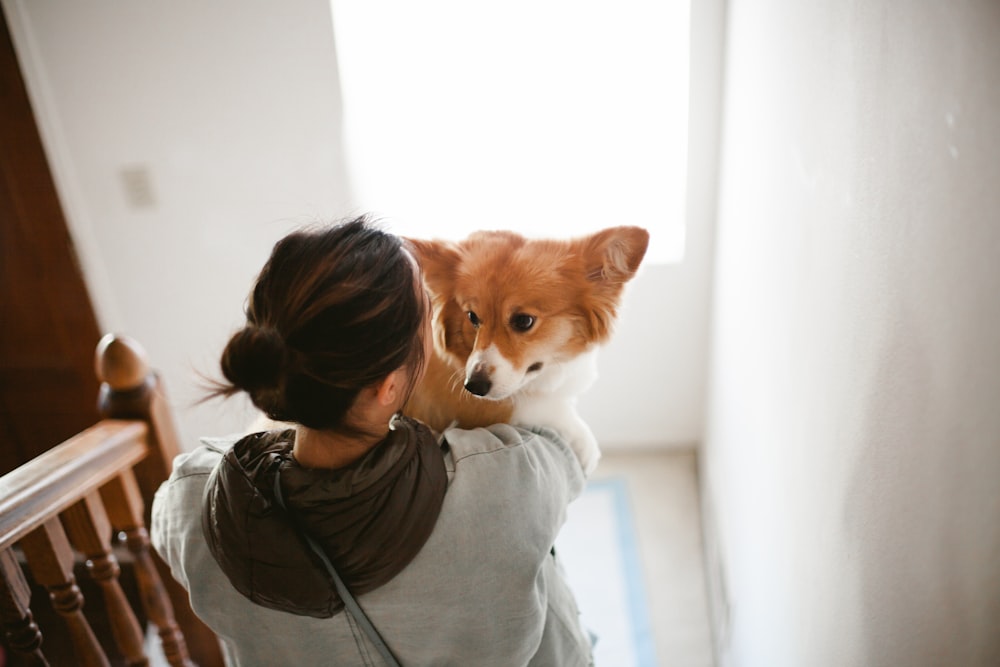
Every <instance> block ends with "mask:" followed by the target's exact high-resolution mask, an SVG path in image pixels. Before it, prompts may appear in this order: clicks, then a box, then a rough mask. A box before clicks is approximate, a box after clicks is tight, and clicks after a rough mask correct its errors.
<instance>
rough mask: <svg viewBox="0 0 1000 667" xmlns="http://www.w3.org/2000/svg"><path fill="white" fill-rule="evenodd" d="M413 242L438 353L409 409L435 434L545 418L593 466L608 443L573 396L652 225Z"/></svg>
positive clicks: (590, 372) (591, 371) (584, 382)
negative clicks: (564, 236) (566, 235)
mask: <svg viewBox="0 0 1000 667" xmlns="http://www.w3.org/2000/svg"><path fill="white" fill-rule="evenodd" d="M407 243H408V246H409V247H410V249H411V251H412V252H413V254H414V256H415V257H416V258H417V261H418V262H419V264H420V266H421V269H422V271H423V276H424V282H425V285H426V287H427V290H428V292H429V293H430V296H431V301H432V304H433V327H434V349H435V354H433V355H431V358H430V359H428V367H427V373H426V375H425V377H424V379H423V380H422V381H421V383H420V384H418V385H417V388H416V390H415V392H414V395H413V396H412V397H411V399H410V401H409V402H408V403H407V405H406V407H405V408H404V412H405V413H406V414H408V415H411V416H413V417H416V418H418V419H421V420H422V421H424V422H425V423H427V424H428V425H429V426H431V428H433V429H435V430H438V431H441V430H444V429H445V428H447V427H448V426H449V425H452V424H457V425H458V426H460V427H463V428H472V427H476V426H486V425H489V424H494V423H498V422H511V423H515V424H521V425H531V426H548V427H551V428H553V429H554V430H556V431H557V432H558V433H559V434H560V435H561V436H563V437H564V438H565V439H566V441H567V442H568V443H569V445H570V447H571V448H572V449H573V450H574V452H576V454H577V456H578V457H579V458H580V462H581V465H582V466H583V468H584V470H585V471H586V472H587V474H590V473H591V472H592V471H593V470H594V468H595V467H596V466H597V462H598V460H599V458H600V450H599V449H598V446H597V442H596V439H595V438H594V436H593V434H592V433H591V431H590V429H589V427H588V426H587V425H586V424H585V423H584V422H583V420H581V419H580V417H579V415H578V414H577V413H576V409H575V402H576V397H577V396H578V395H579V394H580V393H581V392H583V391H584V390H585V389H586V388H587V387H589V386H590V385H591V384H592V383H593V381H594V380H595V379H596V376H597V373H596V350H597V348H598V347H599V346H600V345H601V344H602V343H604V342H606V341H607V340H608V339H609V338H610V336H611V334H612V327H613V324H614V322H615V319H616V317H617V309H618V306H619V302H620V299H621V295H622V291H623V289H624V286H625V284H626V283H627V282H628V281H629V280H631V279H632V278H633V277H634V276H635V273H636V271H637V270H638V268H639V265H640V263H641V262H642V259H643V257H644V255H645V253H646V247H647V245H648V243H649V233H648V232H647V231H646V230H644V229H642V228H640V227H612V228H609V229H605V230H602V231H599V232H596V233H594V234H590V235H588V236H583V237H580V238H576V239H568V240H552V239H546V240H537V239H527V238H525V237H523V236H520V235H518V234H515V233H513V232H506V231H493V232H477V233H474V234H472V235H471V236H469V237H468V238H467V239H466V240H464V241H461V242H457V243H455V242H449V241H439V240H433V241H431V240H420V239H407Z"/></svg>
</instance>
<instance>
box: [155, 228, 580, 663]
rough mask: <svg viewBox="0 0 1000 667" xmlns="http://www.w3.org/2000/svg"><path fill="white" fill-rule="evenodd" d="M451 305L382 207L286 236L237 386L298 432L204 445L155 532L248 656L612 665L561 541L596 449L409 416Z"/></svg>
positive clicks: (167, 499) (220, 629)
mask: <svg viewBox="0 0 1000 667" xmlns="http://www.w3.org/2000/svg"><path fill="white" fill-rule="evenodd" d="M429 307H430V306H429V303H428V300H427V297H426V294H425V292H424V290H423V286H422V282H421V279H420V272H419V268H418V267H417V265H416V262H415V261H414V259H413V257H412V256H411V255H410V254H409V253H408V252H407V250H406V249H405V246H404V244H403V242H402V240H401V239H399V238H398V237H396V236H393V235H391V234H388V233H386V232H384V231H381V230H379V229H377V228H376V227H374V226H372V225H371V224H370V223H369V222H368V221H367V220H366V219H365V218H364V217H362V218H358V219H355V220H352V221H350V222H347V223H344V224H340V225H337V226H333V227H330V228H326V229H322V230H315V231H303V232H296V233H293V234H290V235H289V236H287V237H285V238H284V239H282V240H281V241H279V242H278V243H277V245H275V247H274V250H273V252H272V254H271V257H270V259H269V260H268V262H267V264H266V265H265V266H264V268H263V270H262V271H261V273H260V276H259V277H258V279H257V282H256V284H255V286H254V288H253V292H252V294H251V296H250V298H249V301H248V304H247V313H246V314H247V323H246V327H245V328H244V329H242V330H241V331H239V332H237V333H236V334H235V335H233V337H232V338H231V339H230V341H229V343H228V345H227V346H226V349H225V351H224V353H223V355H222V371H223V375H224V376H225V378H226V379H227V381H228V382H227V383H224V384H222V385H220V387H219V388H218V390H217V392H216V393H218V394H222V395H230V394H235V393H237V392H240V391H245V392H247V393H248V394H249V396H250V398H251V400H252V401H253V403H254V404H255V405H256V406H257V407H258V408H259V409H260V410H262V411H263V412H264V413H265V414H267V415H268V416H269V417H270V418H272V419H274V420H278V421H284V422H290V423H292V424H294V428H291V429H287V430H275V431H269V432H264V433H255V434H252V435H246V436H240V435H235V436H231V437H228V438H221V439H206V440H203V444H202V446H201V447H199V448H198V449H196V450H194V451H193V452H190V453H188V454H183V455H181V456H180V457H178V459H177V460H176V462H175V464H174V471H173V474H172V475H171V476H170V479H169V480H167V481H166V482H165V483H164V485H163V486H162V488H161V489H160V490H159V491H158V493H157V495H156V498H155V500H154V503H153V519H152V533H153V544H154V546H155V547H156V549H157V551H158V552H159V553H160V554H161V556H163V558H164V560H165V561H166V562H167V563H168V564H169V565H170V568H171V570H172V572H173V574H174V576H175V577H176V578H177V580H178V581H180V582H181V584H183V585H184V586H185V588H187V590H188V591H189V592H190V595H191V604H192V607H193V609H194V611H195V613H197V614H198V616H199V617H201V618H202V619H203V620H204V621H205V622H206V623H207V624H208V626H209V627H211V628H212V629H213V630H214V631H215V632H216V633H217V634H218V635H219V637H221V638H222V641H223V648H224V651H225V654H226V657H227V660H228V661H229V663H230V664H233V665H269V666H271V665H382V664H394V662H393V661H398V663H397V664H402V665H462V666H463V667H466V666H468V665H476V666H477V667H482V666H488V665H497V666H502V667H510V666H511V665H552V666H554V667H555V666H558V667H566V666H573V665H587V664H591V662H592V658H591V652H590V642H589V641H588V639H587V638H586V636H585V633H584V632H583V631H582V629H581V626H580V623H579V618H578V612H577V608H576V603H575V601H574V599H573V595H572V593H571V591H570V590H569V588H568V587H567V585H566V582H565V581H564V578H563V576H562V573H561V570H560V568H559V566H558V564H557V563H556V560H555V556H554V552H553V549H552V545H553V542H554V540H555V537H556V534H557V532H558V530H559V528H560V527H561V525H562V523H563V521H564V519H565V513H566V506H567V504H568V503H569V502H570V501H571V500H572V499H574V498H575V497H576V496H577V495H579V493H580V492H581V490H582V488H583V484H584V477H583V472H582V470H581V468H580V465H579V463H578V462H577V459H576V457H575V456H574V455H573V454H572V452H571V451H570V450H569V448H568V447H567V446H566V445H565V443H564V442H563V441H562V440H561V439H560V437H559V436H558V435H557V434H555V433H553V432H551V431H544V430H538V431H534V432H533V431H528V430H522V429H517V428H514V427H511V426H508V425H496V426H493V427H490V428H488V429H476V430H471V431H464V430H458V429H451V430H448V431H446V432H445V433H444V434H443V437H442V438H441V439H440V440H439V439H438V438H436V437H435V434H434V433H432V432H431V431H430V430H429V429H428V428H427V427H425V426H423V425H422V424H420V423H418V422H416V421H413V420H410V419H407V418H405V417H400V416H399V415H398V412H399V410H400V408H401V407H402V406H403V405H404V403H405V402H406V399H407V397H408V396H409V393H410V391H411V390H412V389H413V387H414V385H415V384H416V382H417V381H418V380H419V378H420V376H421V373H422V372H423V367H424V359H425V358H426V357H427V355H429V354H431V353H432V352H431V348H430V344H431V343H430V341H431V333H430V317H429V312H428V310H429ZM338 578H339V580H340V581H338ZM345 605H346V609H345Z"/></svg>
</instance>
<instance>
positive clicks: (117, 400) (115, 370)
mask: <svg viewBox="0 0 1000 667" xmlns="http://www.w3.org/2000/svg"><path fill="white" fill-rule="evenodd" d="M95 366H96V371H97V378H98V379H99V380H100V381H101V392H100V396H99V397H98V405H97V407H98V410H100V412H101V414H102V415H103V416H104V417H108V418H112V419H143V420H145V421H147V422H148V423H149V425H150V429H149V430H150V433H149V438H150V445H151V447H150V449H151V451H150V454H149V456H147V457H146V458H145V459H144V460H143V461H142V462H141V463H140V464H138V465H137V466H136V467H135V477H134V480H135V481H137V482H138V488H139V491H140V498H141V499H145V501H146V503H147V505H146V507H145V508H144V509H142V510H140V513H141V517H142V518H144V519H145V520H144V521H139V522H137V524H136V525H137V526H138V529H139V530H141V533H142V534H141V536H140V535H139V533H136V534H135V535H134V537H133V538H132V540H131V541H133V542H134V541H136V540H138V543H136V544H137V548H139V549H140V551H142V550H144V553H145V554H146V555H147V557H148V556H150V555H152V552H151V551H150V550H149V549H148V546H146V545H148V543H149V538H148V537H147V536H146V535H145V525H146V524H147V522H148V521H149V507H148V503H149V502H151V500H152V498H153V494H154V493H155V492H156V489H157V487H158V486H159V485H160V483H161V482H162V481H163V480H164V479H166V478H167V477H168V476H169V475H170V471H171V470H172V469H173V461H174V457H175V456H177V455H178V454H179V453H180V451H181V450H180V447H179V445H178V444H177V432H176V429H175V427H174V423H173V420H172V418H171V411H170V406H169V404H168V402H167V398H166V395H165V392H164V391H163V386H162V383H161V382H160V379H159V378H158V377H157V376H156V374H154V373H152V372H151V371H150V369H149V364H148V362H147V361H146V353H145V351H144V350H143V349H142V346H140V345H139V344H138V343H137V342H135V341H134V340H132V339H131V338H128V337H125V336H117V335H115V334H108V335H106V336H104V338H102V339H101V341H100V342H99V343H98V344H97V353H96V359H95ZM105 502H106V504H107V505H108V506H109V507H110V506H111V504H112V503H109V502H107V501H105ZM112 524H115V526H116V528H120V529H121V530H125V527H124V526H118V525H117V524H116V523H115V519H114V518H113V519H112ZM138 544H142V545H144V546H138ZM151 560H152V561H153V562H154V563H155V570H154V568H150V569H149V570H148V571H149V572H154V571H158V572H159V573H160V574H159V576H157V577H156V580H157V581H159V582H160V585H161V586H162V587H163V588H165V589H166V591H167V595H168V597H169V600H170V604H167V605H166V606H165V607H164V609H169V608H170V606H171V604H172V606H173V613H174V614H175V615H176V616H175V618H176V624H175V625H177V626H180V627H181V628H183V633H184V634H183V638H181V637H180V634H179V633H177V641H178V642H180V643H179V646H178V648H177V652H176V653H175V654H174V656H175V657H174V659H176V660H178V661H179V662H177V663H172V664H185V661H186V660H187V654H186V652H185V651H184V650H183V642H184V641H185V640H186V642H187V649H188V650H189V651H190V654H191V657H192V658H193V659H194V660H195V662H197V663H198V664H200V665H202V666H203V667H215V666H220V667H221V665H223V664H224V663H223V659H222V650H221V648H220V646H219V640H218V637H216V636H215V633H213V632H212V631H211V630H210V629H209V628H208V626H206V625H205V624H204V623H203V622H202V621H201V619H199V618H198V617H197V616H195V614H194V612H193V611H192V610H191V604H190V602H189V600H188V594H187V591H186V590H184V588H183V587H182V586H181V585H180V584H179V583H177V581H176V580H175V579H174V578H173V577H172V576H171V575H170V572H169V570H168V569H167V567H166V566H165V565H164V563H163V561H162V560H160V558H159V557H158V556H153V557H152V558H151ZM140 583H141V580H140ZM143 595H144V599H145V593H144V594H143ZM155 597H156V596H151V597H150V600H153V599H155ZM154 611H155V610H150V608H149V607H147V613H148V614H149V617H150V618H151V619H152V620H153V622H154V623H156V624H157V627H158V628H159V629H160V633H161V637H163V638H164V652H165V653H167V657H168V658H170V657H171V655H170V653H168V651H172V650H174V649H173V648H172V644H171V642H173V641H174V640H173V639H170V638H168V637H166V636H164V634H163V633H164V632H167V633H169V634H170V637H173V630H171V627H172V626H171V624H170V622H169V621H167V620H166V618H167V617H165V616H161V618H164V624H163V625H161V624H160V623H159V621H157V616H155V615H154Z"/></svg>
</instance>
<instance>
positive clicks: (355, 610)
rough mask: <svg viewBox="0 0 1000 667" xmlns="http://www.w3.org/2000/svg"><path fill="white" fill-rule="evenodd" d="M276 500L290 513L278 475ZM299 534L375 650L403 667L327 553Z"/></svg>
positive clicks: (391, 663) (395, 666)
mask: <svg viewBox="0 0 1000 667" xmlns="http://www.w3.org/2000/svg"><path fill="white" fill-rule="evenodd" d="M274 499H275V500H276V501H277V503H278V506H279V507H281V509H283V510H285V511H286V512H287V511H288V510H287V508H286V507H285V501H284V498H282V496H281V476H280V475H278V474H275V476H274ZM299 534H300V535H302V537H303V538H304V539H305V541H306V543H307V544H308V545H309V548H310V549H312V550H313V553H315V554H316V555H317V556H319V559H320V560H321V561H323V565H324V566H325V567H326V571H327V572H329V573H330V576H331V577H333V584H334V586H336V588H337V594H338V595H340V599H341V600H343V602H344V606H345V607H346V608H347V610H348V611H349V612H350V614H351V616H353V617H354V620H355V621H357V622H358V625H360V626H361V629H362V630H364V631H365V634H366V635H368V639H370V640H371V642H372V643H373V644H375V648H376V649H378V652H379V653H380V654H381V655H382V659H383V660H385V663H386V664H387V665H389V667H401V665H400V664H399V661H398V660H396V656H394V655H393V654H392V651H390V650H389V647H388V645H386V643H385V640H383V639H382V635H380V634H379V633H378V630H376V629H375V626H374V625H372V622H371V621H370V620H368V615H367V614H365V612H364V610H363V609H362V608H361V605H359V604H358V601H357V600H356V599H354V596H353V595H351V591H349V590H348V589H347V586H346V585H345V584H344V580H343V579H341V578H340V575H339V574H338V573H337V569H336V568H335V567H333V563H331V562H330V559H329V558H328V557H327V555H326V552H324V551H323V549H322V547H320V546H319V545H318V544H316V541H315V540H313V539H312V538H311V537H309V536H308V535H306V534H305V533H304V532H302V531H299Z"/></svg>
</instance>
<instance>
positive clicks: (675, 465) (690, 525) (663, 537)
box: [595, 451, 714, 667]
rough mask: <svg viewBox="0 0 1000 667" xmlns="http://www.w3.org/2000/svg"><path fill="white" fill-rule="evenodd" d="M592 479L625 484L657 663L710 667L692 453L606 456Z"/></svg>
mask: <svg viewBox="0 0 1000 667" xmlns="http://www.w3.org/2000/svg"><path fill="white" fill-rule="evenodd" d="M599 477H622V478H625V480H626V481H627V483H628V488H629V490H630V495H631V498H630V500H631V502H632V506H633V511H634V519H635V527H636V532H637V533H638V540H639V551H640V554H639V555H640V560H641V562H642V566H643V577H644V579H645V582H646V585H647V591H646V593H647V601H648V603H649V613H650V616H651V623H652V626H653V630H654V634H655V644H656V656H657V659H658V661H659V664H660V665H663V666H667V665H669V666H671V667H711V666H712V665H713V664H714V659H713V654H712V639H711V631H710V629H709V610H708V596H707V593H706V585H705V568H704V558H703V550H702V536H701V517H700V505H699V501H698V474H697V459H696V457H695V454H694V452H688V451H679V452H674V451H671V452H616V451H610V452H608V451H605V453H604V456H603V458H602V459H601V464H600V467H599V468H598V470H597V472H596V473H595V478H599ZM598 667H614V666H613V665H609V666H598Z"/></svg>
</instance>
